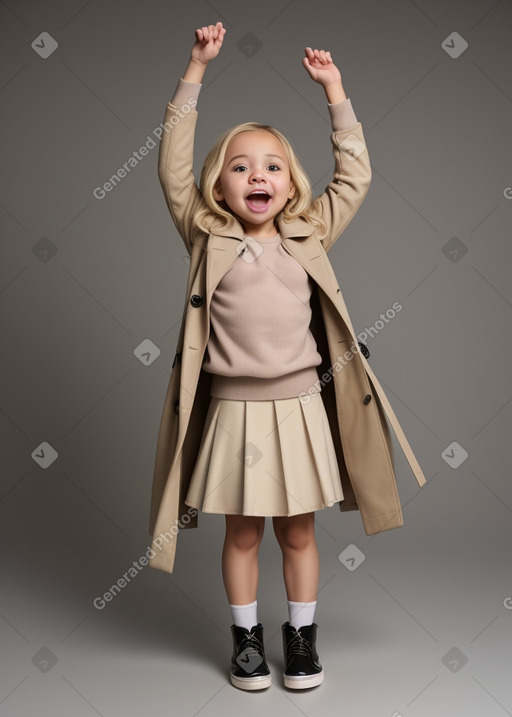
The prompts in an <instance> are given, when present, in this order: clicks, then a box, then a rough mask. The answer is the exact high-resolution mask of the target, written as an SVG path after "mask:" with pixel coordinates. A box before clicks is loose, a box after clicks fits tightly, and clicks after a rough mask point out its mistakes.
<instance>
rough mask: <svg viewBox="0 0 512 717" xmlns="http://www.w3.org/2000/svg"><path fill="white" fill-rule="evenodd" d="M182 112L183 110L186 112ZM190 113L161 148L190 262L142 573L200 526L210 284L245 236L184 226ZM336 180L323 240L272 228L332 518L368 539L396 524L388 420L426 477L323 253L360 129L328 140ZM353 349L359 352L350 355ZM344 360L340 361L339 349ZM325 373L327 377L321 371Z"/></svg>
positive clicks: (343, 215)
mask: <svg viewBox="0 0 512 717" xmlns="http://www.w3.org/2000/svg"><path fill="white" fill-rule="evenodd" d="M182 110H183V108H182ZM197 117H198V112H197V110H196V109H191V110H190V112H189V113H188V114H184V113H183V111H181V112H179V110H178V108H177V107H174V106H173V105H172V104H171V103H168V105H167V108H166V112H165V119H164V122H165V123H167V124H166V125H165V126H166V127H168V128H169V127H171V129H168V131H166V132H163V134H162V138H161V141H160V147H159V160H158V173H159V178H160V182H161V185H162V188H163V190H164V194H165V198H166V202H167V205H168V207H169V210H170V212H171V216H172V219H173V221H174V223H175V225H176V228H177V230H178V232H179V234H180V235H181V237H182V239H183V241H184V243H185V246H186V249H187V251H188V253H189V255H190V268H189V276H188V282H187V290H186V297H185V304H184V308H183V317H182V322H181V328H180V332H179V337H178V341H177V347H176V355H175V356H174V361H173V364H172V373H171V377H170V381H169V385H168V388H167V393H166V396H165V401H164V406H163V412H162V418H161V423H160V429H159V433H158V440H157V448H156V459H155V465H154V474H153V486H152V495H151V510H150V521H149V532H150V535H151V536H152V544H151V551H150V552H149V556H150V559H149V565H150V566H151V567H153V568H157V569H160V570H163V571H165V572H168V573H172V571H173V568H174V560H175V553H176V544H177V537H178V531H179V530H181V529H183V528H196V527H197V525H198V515H197V511H196V510H195V509H192V508H190V507H189V506H187V505H185V503H184V498H185V496H186V493H187V490H188V485H189V482H190V477H191V474H192V471H193V468H194V465H195V460H196V456H197V453H198V449H199V444H200V441H201V436H202V432H203V426H204V422H205V418H206V414H207V410H208V404H209V400H210V395H209V392H210V383H211V374H209V373H207V372H205V371H203V370H202V362H203V358H204V354H205V350H206V347H207V342H208V337H209V332H210V300H211V297H212V294H213V292H214V290H215V287H216V286H217V284H218V283H219V281H220V280H221V279H222V277H223V276H224V274H225V273H226V272H227V271H228V269H229V268H230V267H231V265H232V264H233V262H235V261H236V260H237V259H238V256H239V255H238V253H237V251H236V249H237V246H239V243H240V242H241V241H243V240H244V230H243V227H242V226H241V224H240V223H239V222H238V220H237V219H236V218H235V217H233V219H232V221H231V222H230V224H229V225H228V226H227V227H226V228H224V229H223V230H217V231H215V232H213V231H211V232H210V233H209V234H206V233H205V232H201V231H200V230H198V229H197V228H194V227H193V226H192V222H191V220H192V217H193V215H194V212H195V211H196V210H197V208H198V206H199V205H200V203H201V201H202V198H201V195H200V192H199V189H198V187H197V185H196V183H195V179H194V175H193V148H194V135H195V127H196V123H197ZM330 139H331V143H332V146H333V154H334V162H335V168H334V176H333V180H332V181H331V182H330V183H329V185H328V186H327V188H326V190H325V192H324V193H323V194H322V195H321V202H322V207H323V218H324V220H325V221H326V222H327V226H328V228H329V232H328V235H327V237H326V238H325V239H323V240H321V241H320V240H319V238H318V237H317V233H316V230H315V228H314V227H313V226H312V225H311V224H309V223H307V222H306V221H305V220H303V219H295V220H294V221H293V222H292V223H289V224H286V223H284V222H283V219H282V214H280V215H278V217H277V223H278V227H279V231H280V233H281V237H282V243H283V248H284V249H285V250H286V251H287V252H288V253H289V254H290V255H291V256H293V257H294V258H295V259H296V260H297V261H298V262H299V263H300V264H301V265H302V266H303V267H304V269H305V270H306V271H307V273H308V274H309V275H310V277H311V278H312V279H313V285H314V289H313V294H312V297H311V308H312V321H311V326H310V328H311V331H312V333H313V336H314V337H315V340H316V342H317V347H318V351H319V353H320V355H321V356H322V357H323V362H322V364H321V365H319V366H317V371H318V376H319V379H320V381H321V384H320V385H321V388H322V390H321V396H322V399H323V401H324V405H325V409H326V413H327V416H328V420H329V425H330V427H331V432H332V436H333V440H334V446H335V450H336V455H337V459H338V465H339V470H340V475H341V480H342V488H343V494H344V500H342V501H341V502H340V503H339V507H340V510H341V511H342V512H343V511H346V510H359V511H360V514H361V519H362V523H363V527H364V530H365V532H366V534H367V535H373V534H375V533H379V532H382V531H385V530H390V529H392V528H397V527H399V526H402V525H403V518H402V510H401V505H400V500H399V496H398V490H397V485H396V480H395V473H394V463H393V454H392V445H391V441H390V432H389V425H388V422H387V421H389V423H390V424H391V427H392V428H393V430H394V432H395V435H396V437H397V439H398V442H399V444H400V446H401V448H402V450H403V452H404V454H405V456H406V458H407V461H408V463H409V465H410V467H411V469H412V472H413V474H414V476H415V478H416V480H417V482H418V485H420V486H422V485H424V484H425V482H426V480H425V477H424V475H423V473H422V470H421V468H420V466H419V464H418V462H417V460H416V458H415V456H414V454H413V452H412V450H411V447H410V445H409V443H408V441H407V439H406V437H405V435H404V433H403V431H402V428H401V427H400V425H399V423H398V420H397V418H396V416H395V413H394V412H393V409H392V407H391V405H390V403H389V401H388V399H387V397H386V395H385V393H384V391H383V389H382V387H381V385H380V383H379V381H378V380H377V377H376V376H375V374H374V372H373V370H372V368H371V366H370V364H369V362H368V360H367V359H366V358H365V357H364V355H363V354H362V353H361V351H359V350H358V348H357V347H358V341H357V336H356V334H355V331H354V328H353V326H352V322H351V320H350V316H349V313H348V311H347V307H346V306H345V302H344V300H343V296H342V293H341V290H340V288H339V286H338V282H337V279H336V276H335V274H334V270H333V268H332V266H331V263H330V261H329V259H328V258H327V251H328V250H329V249H330V248H331V247H332V246H333V244H334V242H335V241H336V239H337V238H338V237H339V235H340V234H341V232H342V231H343V230H344V229H345V227H346V226H347V225H348V223H349V222H350V221H351V219H352V217H353V216H354V214H355V213H356V211H357V210H358V208H359V206H360V204H361V202H362V201H363V199H364V197H365V195H366V193H367V191H368V187H369V185H370V180H371V169H370V160H369V156H368V151H367V149H366V145H365V141H364V136H363V130H362V126H361V123H360V122H358V123H357V124H356V125H354V126H352V127H350V128H348V129H343V130H337V131H333V132H332V133H331V135H330ZM354 347H355V349H354ZM349 349H350V350H351V353H349V354H347V355H346V356H351V357H352V358H351V359H350V360H348V361H347V360H346V358H345V359H344V358H343V356H344V354H345V352H346V351H347V350H349ZM329 369H330V372H329Z"/></svg>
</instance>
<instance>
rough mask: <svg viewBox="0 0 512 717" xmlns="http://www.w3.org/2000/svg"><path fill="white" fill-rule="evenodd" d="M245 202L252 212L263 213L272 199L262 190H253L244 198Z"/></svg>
mask: <svg viewBox="0 0 512 717" xmlns="http://www.w3.org/2000/svg"><path fill="white" fill-rule="evenodd" d="M246 202H247V204H248V206H249V209H251V210H252V211H253V212H264V211H266V210H267V209H268V207H269V206H270V204H271V202H272V197H271V196H270V194H268V193H267V192H266V191H265V190H263V189H257V190H254V192H251V193H250V194H249V195H248V196H247V197H246Z"/></svg>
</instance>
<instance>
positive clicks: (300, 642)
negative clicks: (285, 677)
mask: <svg viewBox="0 0 512 717" xmlns="http://www.w3.org/2000/svg"><path fill="white" fill-rule="evenodd" d="M288 651H289V655H290V657H291V656H292V655H304V656H305V657H310V655H311V646H310V644H309V642H308V641H307V640H306V639H305V638H304V637H302V635H301V634H300V632H299V631H297V632H296V633H295V635H294V636H293V637H292V639H291V640H290V642H289V645H288Z"/></svg>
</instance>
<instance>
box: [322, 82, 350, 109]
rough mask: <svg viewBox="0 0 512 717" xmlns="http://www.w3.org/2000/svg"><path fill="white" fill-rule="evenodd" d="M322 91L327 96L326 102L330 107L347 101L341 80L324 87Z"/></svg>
mask: <svg viewBox="0 0 512 717" xmlns="http://www.w3.org/2000/svg"><path fill="white" fill-rule="evenodd" d="M324 90H325V94H326V95H327V101H328V102H329V104H331V105H335V104H338V102H343V100H346V99H347V95H346V94H345V90H344V89H343V85H342V83H341V80H336V81H335V82H331V83H329V84H328V85H324Z"/></svg>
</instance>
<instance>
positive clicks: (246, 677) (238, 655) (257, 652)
mask: <svg viewBox="0 0 512 717" xmlns="http://www.w3.org/2000/svg"><path fill="white" fill-rule="evenodd" d="M231 634H232V636H233V655H232V657H231V674H230V679H231V684H233V685H234V686H235V687H238V688H240V689H241V690H261V689H263V688H264V687H270V685H271V683H272V678H271V676H270V670H269V669H268V665H267V660H266V659H265V648H264V647H263V625H262V624H261V622H259V623H258V624H257V625H253V627H251V629H250V630H248V629H247V628H246V627H240V626H239V625H231Z"/></svg>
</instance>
